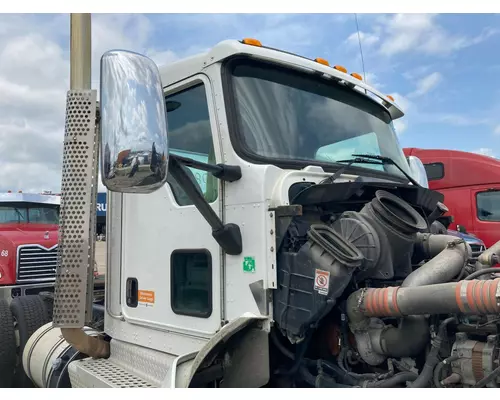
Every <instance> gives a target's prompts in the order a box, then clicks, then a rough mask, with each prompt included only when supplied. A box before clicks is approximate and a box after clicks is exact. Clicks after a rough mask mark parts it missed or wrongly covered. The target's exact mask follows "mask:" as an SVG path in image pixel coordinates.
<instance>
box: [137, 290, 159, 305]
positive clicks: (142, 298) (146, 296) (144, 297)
mask: <svg viewBox="0 0 500 400" xmlns="http://www.w3.org/2000/svg"><path fill="white" fill-rule="evenodd" d="M138 295H139V296H138V297H139V298H138V300H139V303H143V304H144V305H146V306H148V305H150V306H151V305H153V304H154V302H155V292H153V291H152V290H139V291H138Z"/></svg>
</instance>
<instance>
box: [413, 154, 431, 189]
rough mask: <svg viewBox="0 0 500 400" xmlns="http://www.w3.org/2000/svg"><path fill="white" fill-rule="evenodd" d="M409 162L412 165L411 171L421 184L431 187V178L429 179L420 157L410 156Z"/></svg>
mask: <svg viewBox="0 0 500 400" xmlns="http://www.w3.org/2000/svg"><path fill="white" fill-rule="evenodd" d="M408 164H409V165H410V172H411V175H412V177H413V179H415V180H416V181H417V182H418V183H419V184H420V186H423V187H424V188H427V189H429V180H428V179H427V172H426V171H425V167H424V164H423V163H422V161H421V160H420V158H418V157H415V156H409V157H408Z"/></svg>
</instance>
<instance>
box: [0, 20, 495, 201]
mask: <svg viewBox="0 0 500 400" xmlns="http://www.w3.org/2000/svg"><path fill="white" fill-rule="evenodd" d="M358 22H359V29H360V35H361V39H362V47H363V54H364V61H365V67H366V80H367V81H368V83H369V84H372V85H374V86H375V87H377V88H378V89H380V90H382V91H383V92H384V93H387V94H392V95H393V96H394V97H395V99H396V101H397V102H398V103H399V104H400V105H401V106H402V107H403V108H404V110H405V112H406V116H405V117H404V119H403V120H401V121H398V123H397V125H396V128H397V130H398V134H399V136H400V141H401V144H402V146H404V147H410V146H415V147H424V148H447V149H458V150H465V151H475V152H481V153H484V154H488V155H492V156H496V157H500V85H498V83H497V82H498V81H499V80H498V75H499V74H500V52H499V51H498V49H499V48H500V28H499V27H500V16H499V15H494V14H469V15H467V14H447V15H436V14H388V15H377V14H358ZM92 29H93V36H92V41H93V42H92V45H93V64H94V69H93V82H94V84H93V85H94V88H96V87H97V84H98V68H97V66H98V62H99V57H100V55H101V54H102V53H103V52H104V51H106V50H108V49H112V48H122V49H128V50H134V51H137V52H141V53H145V54H147V55H149V56H151V57H152V58H153V59H154V60H155V61H157V62H158V63H159V64H164V63H168V62H171V61H173V60H175V59H178V58H182V57H185V56H187V55H191V54H195V53H197V52H200V51H204V50H206V49H208V48H210V47H211V46H213V45H215V44H216V43H217V42H219V41H221V40H224V39H241V38H243V37H255V38H258V39H259V40H261V41H262V42H263V44H265V45H269V46H272V47H277V48H281V49H284V50H287V51H290V52H294V53H298V54H301V55H304V56H306V57H310V58H316V57H323V58H326V59H328V60H329V61H330V63H331V64H341V65H344V66H345V67H347V68H348V69H349V71H357V72H360V73H361V72H362V64H361V58H360V51H359V44H358V37H357V33H356V23H355V18H354V15H353V14H307V15H300V14H289V15H283V14H280V15H276V14H258V15H241V14H171V15H169V14H150V15H141V14H132V15H124V14H118V15H112V14H104V15H98V14H93V26H92ZM68 88H69V15H67V14H66V15H56V14H53V15H51V14H44V15H42V14H38V15H33V14H16V15H15V14H3V15H0V94H1V96H0V135H1V140H0V160H1V161H2V168H0V191H4V190H9V189H10V190H19V189H22V190H24V191H39V190H53V191H58V190H59V188H60V171H61V160H62V138H63V130H64V107H65V94H66V90H67V89H68Z"/></svg>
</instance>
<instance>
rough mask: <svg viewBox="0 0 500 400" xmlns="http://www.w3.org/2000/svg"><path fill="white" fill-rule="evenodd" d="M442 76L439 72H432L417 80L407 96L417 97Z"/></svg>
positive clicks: (435, 84)
mask: <svg viewBox="0 0 500 400" xmlns="http://www.w3.org/2000/svg"><path fill="white" fill-rule="evenodd" d="M442 78H443V76H442V75H441V74H440V73H439V72H433V73H432V74H429V75H427V76H426V77H424V78H422V79H420V80H419V81H417V88H416V89H415V91H414V92H412V93H410V94H409V95H408V97H419V96H422V95H424V94H426V93H427V92H429V91H431V90H432V89H434V88H435V87H436V86H437V85H438V84H439V83H440V82H441V80H442Z"/></svg>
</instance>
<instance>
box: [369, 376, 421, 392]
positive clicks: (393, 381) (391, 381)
mask: <svg viewBox="0 0 500 400" xmlns="http://www.w3.org/2000/svg"><path fill="white" fill-rule="evenodd" d="M416 379H418V375H417V374H416V373H414V372H399V373H397V374H396V375H394V376H392V377H390V378H387V379H383V380H381V381H371V382H366V383H365V384H364V385H363V387H366V388H392V387H395V386H397V385H400V384H402V383H405V382H407V381H415V380H416Z"/></svg>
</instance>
